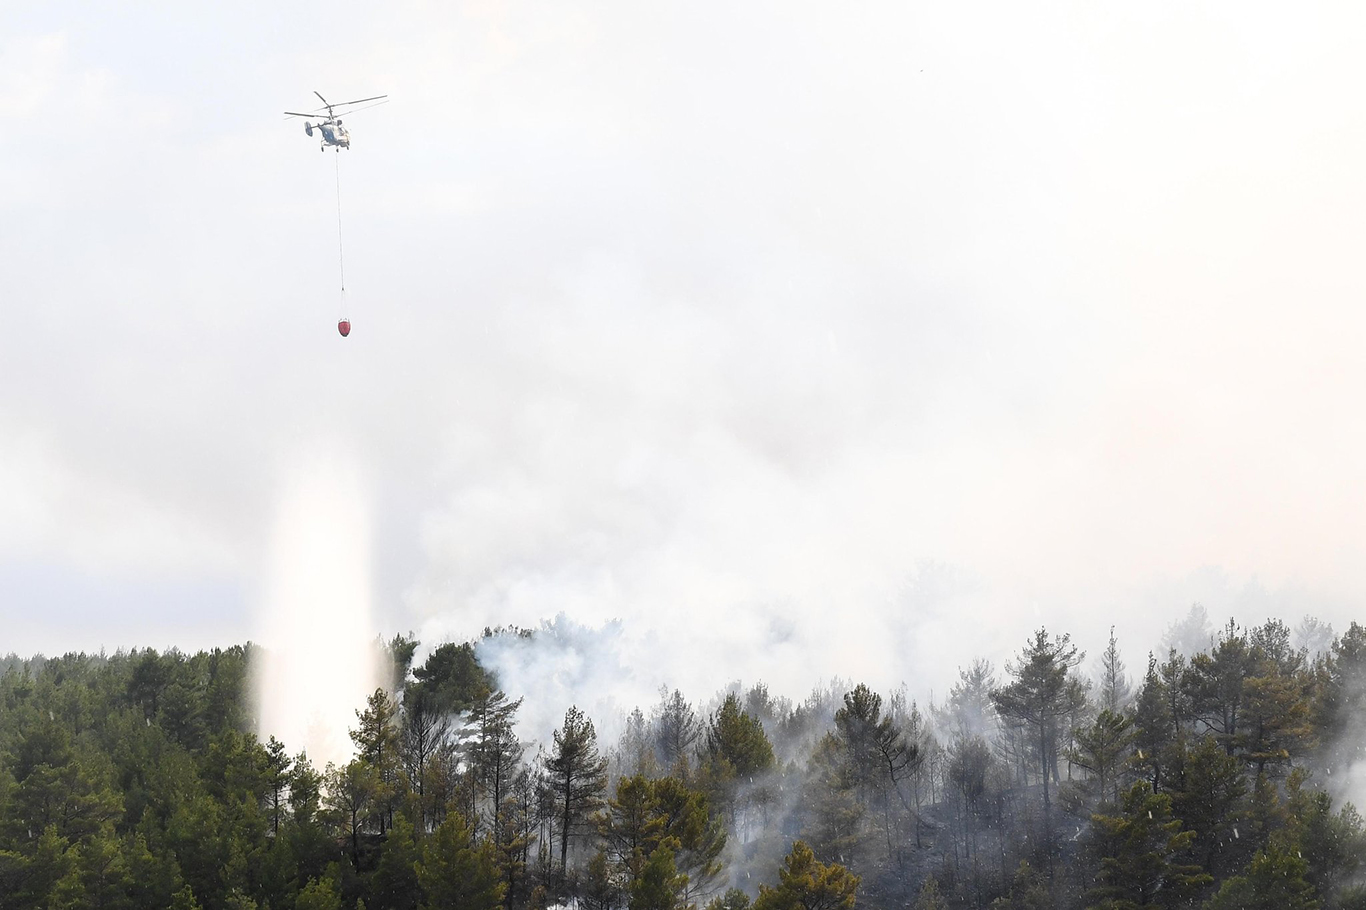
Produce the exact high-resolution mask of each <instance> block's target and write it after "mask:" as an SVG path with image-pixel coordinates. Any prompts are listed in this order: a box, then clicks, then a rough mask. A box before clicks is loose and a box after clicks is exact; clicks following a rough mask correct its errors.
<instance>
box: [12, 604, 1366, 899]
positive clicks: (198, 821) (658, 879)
mask: <svg viewBox="0 0 1366 910" xmlns="http://www.w3.org/2000/svg"><path fill="white" fill-rule="evenodd" d="M535 635H536V633H535V632H529V631H525V630H489V631H486V632H485V636H520V637H525V638H529V639H532V640H533V641H534V638H535ZM1167 644H1168V645H1169V646H1170V647H1167V648H1165V649H1164V651H1163V653H1160V654H1150V655H1148V657H1147V659H1146V666H1144V667H1142V668H1141V672H1140V673H1137V674H1135V675H1132V676H1131V675H1130V674H1129V673H1128V672H1126V667H1125V663H1124V661H1123V660H1122V658H1121V651H1120V648H1119V644H1118V643H1117V642H1116V641H1115V638H1114V636H1113V635H1111V638H1110V641H1109V643H1108V647H1107V648H1106V649H1105V650H1104V651H1103V652H1102V653H1101V654H1100V655H1099V656H1098V657H1096V658H1093V659H1092V660H1091V661H1090V663H1089V664H1088V663H1086V662H1085V655H1084V654H1083V653H1082V652H1081V651H1080V650H1079V648H1078V647H1077V646H1076V645H1074V644H1073V642H1072V641H1071V639H1070V637H1069V636H1068V635H1065V634H1063V635H1059V634H1054V633H1051V632H1049V631H1048V630H1044V629H1040V630H1039V631H1037V632H1036V633H1035V634H1033V635H1032V636H1030V637H1029V639H1028V640H1027V641H1026V642H1024V643H1023V644H1022V647H1021V649H1020V651H1019V652H1018V654H1017V655H1016V656H1015V657H1014V658H1013V659H1012V660H1010V661H1008V662H1006V663H1005V665H1004V666H1003V667H1001V668H999V670H998V669H997V668H996V667H994V666H993V665H992V664H990V663H988V662H986V661H977V662H975V663H974V664H973V665H972V666H970V667H968V668H965V669H962V670H960V672H959V675H958V679H957V680H956V681H952V682H951V685H949V686H947V687H946V689H945V691H947V695H946V696H945V697H943V698H942V699H940V700H939V701H938V702H937V703H926V704H923V705H921V704H917V702H916V701H914V700H911V699H910V698H908V696H907V692H906V691H905V689H904V688H903V689H901V690H898V691H892V692H885V693H879V692H875V691H873V690H872V689H870V688H869V687H868V686H865V685H862V684H857V683H849V684H845V683H839V682H836V683H834V684H830V685H823V686H821V687H820V688H818V689H817V690H816V691H814V692H812V693H811V695H810V696H808V697H807V698H806V699H805V700H803V701H800V702H795V701H792V700H789V699H788V698H785V697H780V696H775V695H772V694H770V693H769V691H768V690H767V689H766V688H765V686H764V685H762V684H755V685H750V686H745V685H741V684H738V683H736V684H732V685H730V686H728V687H726V688H725V689H723V690H722V691H721V692H720V693H719V694H717V695H715V696H714V697H712V698H711V699H710V700H709V701H707V702H705V703H698V704H694V703H693V702H690V701H689V700H688V698H687V697H686V696H685V695H684V694H683V693H682V692H679V691H667V690H664V691H661V693H660V700H659V701H658V703H657V704H654V705H651V706H644V707H642V708H637V709H636V710H634V711H633V712H631V713H630V714H629V716H627V717H626V718H624V722H622V719H621V718H613V719H612V721H613V727H614V728H622V729H624V733H623V734H622V735H621V736H620V737H619V738H616V741H614V742H602V741H600V740H599V737H598V733H597V729H598V728H597V727H596V726H595V724H594V722H593V719H592V718H589V717H587V716H585V715H584V714H583V713H582V712H581V711H580V710H579V709H577V708H570V709H569V710H568V712H567V713H566V714H565V716H564V720H563V724H562V726H561V727H560V728H559V729H558V730H557V731H556V732H555V734H554V736H553V737H552V739H551V741H550V742H547V743H543V744H535V743H527V742H525V741H522V740H520V739H519V737H518V735H517V715H518V711H519V708H520V707H521V705H522V703H523V699H524V698H534V697H535V696H536V693H528V692H504V691H503V690H502V689H501V688H500V683H499V680H498V679H497V678H496V677H495V676H494V675H492V674H491V673H489V672H488V671H487V670H486V669H485V668H484V667H483V666H481V664H480V662H479V660H478V653H479V642H478V641H476V642H466V643H463V644H461V643H449V644H442V645H440V646H438V647H435V648H433V649H431V650H430V652H429V653H428V655H427V656H426V658H425V660H424V661H423V662H422V663H421V664H420V665H415V661H414V655H415V654H417V653H418V652H417V648H418V643H417V642H415V641H414V640H412V639H411V638H407V637H403V636H399V637H397V638H395V639H393V640H392V641H389V642H386V643H383V645H384V648H385V650H386V652H387V654H388V656H389V658H390V660H391V663H392V666H393V670H394V672H393V678H392V682H391V685H389V686H386V687H383V688H380V689H377V690H376V691H375V692H374V694H373V695H372V696H371V697H370V698H369V700H368V702H367V703H366V704H364V705H357V706H356V720H355V725H354V727H353V728H352V729H351V731H350V733H351V739H352V741H353V742H354V745H355V752H354V758H353V759H352V760H351V761H349V762H348V763H346V764H345V765H344V766H341V767H336V766H332V765H328V766H326V767H323V768H319V767H316V766H315V765H314V764H313V763H312V762H311V761H310V759H309V757H308V756H307V755H305V754H297V755H292V754H290V752H289V750H288V749H287V748H286V746H285V745H283V744H281V743H280V742H278V741H276V740H275V739H267V740H266V741H264V742H263V741H261V740H260V739H258V738H257V736H256V735H255V734H254V733H253V730H254V722H253V718H252V710H251V704H250V694H249V693H250V688H249V686H248V684H247V680H248V674H249V670H250V665H251V662H252V659H253V654H254V653H255V652H254V649H253V647H252V646H250V645H248V646H245V647H232V648H227V649H224V650H213V651H211V652H201V653H197V654H194V655H186V654H182V653H179V652H177V651H174V650H172V651H168V652H165V653H157V652H155V651H152V650H136V651H132V652H126V653H125V652H119V653H117V654H114V655H104V654H101V655H84V654H68V655H65V656H63V657H58V658H52V659H45V658H42V657H36V658H28V659H25V658H20V657H16V656H13V655H11V656H10V657H9V658H7V659H5V660H3V661H0V673H2V675H0V908H3V910H9V908H16V910H17V908H68V907H69V908H78V907H79V908H87V907H88V908H153V910H155V908H177V910H187V908H195V907H201V908H206V910H209V908H211V910H219V908H252V907H255V908H266V907H270V908H274V910H291V908H295V910H314V908H341V907H345V908H348V910H349V908H352V907H367V908H370V910H382V908H396V910H397V908H406V910H414V908H462V910H466V908H468V910H494V908H506V910H523V908H529V910H541V908H545V907H548V906H552V905H556V904H561V905H566V904H567V905H576V906H578V907H580V908H583V910H683V908H698V910H703V908H708V910H747V908H752V910H851V908H853V907H854V906H856V905H857V906H865V907H914V908H921V910H930V908H949V907H954V908H957V907H992V908H1020V910H1023V908H1048V907H1061V908H1089V907H1099V908H1150V907H1161V908H1165V907H1203V908H1209V910H1236V908H1244V910H1252V908H1276V910H1310V908H1324V910H1329V908H1366V831H1363V823H1362V819H1361V817H1360V816H1359V815H1358V813H1357V811H1356V809H1355V808H1353V807H1352V806H1351V805H1350V803H1346V802H1335V800H1334V798H1333V796H1332V794H1334V793H1336V792H1337V790H1336V789H1335V787H1334V786H1333V783H1334V781H1335V780H1336V781H1344V780H1347V779H1349V778H1350V776H1351V775H1352V773H1353V769H1354V767H1356V766H1357V763H1359V762H1362V761H1363V760H1366V756H1364V755H1363V754H1362V746H1363V742H1366V740H1364V739H1363V737H1364V736H1366V731H1363V725H1364V724H1366V710H1364V709H1366V704H1363V700H1364V699H1366V628H1363V627H1362V626H1359V625H1357V624H1355V623H1353V624H1352V625H1351V627H1350V628H1349V629H1348V630H1347V631H1346V632H1345V633H1343V634H1342V635H1341V636H1334V635H1333V633H1332V631H1331V629H1329V628H1327V627H1326V626H1323V625H1322V624H1319V623H1317V622H1315V621H1313V620H1308V619H1307V620H1305V622H1304V623H1302V624H1300V625H1299V626H1298V627H1297V629H1296V630H1295V631H1294V632H1292V631H1291V630H1290V628H1289V627H1288V626H1287V625H1285V624H1284V623H1283V622H1281V621H1279V620H1271V621H1268V622H1266V623H1265V624H1263V625H1261V626H1257V627H1253V628H1240V627H1239V626H1237V625H1235V624H1234V623H1233V622H1229V623H1228V624H1227V625H1226V626H1224V627H1223V628H1222V629H1219V630H1217V631H1213V630H1211V629H1209V627H1208V623H1207V621H1206V620H1205V617H1204V614H1203V611H1201V610H1199V609H1198V608H1196V609H1193V610H1192V611H1191V614H1190V615H1189V616H1188V617H1187V618H1186V620H1184V621H1183V622H1182V623H1178V624H1176V625H1174V626H1173V627H1172V628H1171V629H1170V630H1169V632H1168V638H1167ZM1088 667H1089V672H1088V670H1087V668H1088ZM599 720H600V721H602V720H603V719H599ZM1357 770H1360V769H1359V768H1357Z"/></svg>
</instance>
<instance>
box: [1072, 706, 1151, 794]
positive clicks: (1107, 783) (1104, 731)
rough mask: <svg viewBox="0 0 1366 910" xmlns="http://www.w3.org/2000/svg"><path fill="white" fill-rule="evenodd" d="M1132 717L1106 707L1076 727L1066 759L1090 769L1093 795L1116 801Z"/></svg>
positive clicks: (1130, 738)
mask: <svg viewBox="0 0 1366 910" xmlns="http://www.w3.org/2000/svg"><path fill="white" fill-rule="evenodd" d="M1134 735H1135V734H1134V730H1133V721H1132V719H1130V718H1129V717H1128V716H1127V715H1125V714H1116V713H1115V712H1113V711H1111V710H1110V709H1109V708H1106V709H1104V710H1102V711H1101V712H1100V714H1098V715H1096V719H1095V720H1094V721H1092V723H1091V725H1090V726H1089V727H1086V728H1083V729H1079V730H1076V731H1075V732H1074V733H1073V736H1072V746H1071V747H1070V748H1069V749H1068V750H1067V760H1068V761H1070V762H1072V764H1074V765H1077V766H1078V767H1080V768H1084V769H1085V770H1086V771H1088V772H1090V773H1091V775H1092V777H1093V778H1094V781H1095V785H1094V792H1095V794H1096V796H1097V797H1098V798H1099V799H1100V800H1102V801H1107V802H1114V803H1117V802H1119V788H1120V778H1121V776H1122V773H1123V769H1124V765H1125V763H1126V761H1127V759H1128V756H1129V751H1130V748H1131V747H1132V745H1133V742H1134Z"/></svg>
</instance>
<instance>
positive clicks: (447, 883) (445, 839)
mask: <svg viewBox="0 0 1366 910" xmlns="http://www.w3.org/2000/svg"><path fill="white" fill-rule="evenodd" d="M417 878H418V882H419V883H420V884H421V886H422V891H423V893H424V894H425V895H426V899H425V900H424V901H423V903H422V905H421V906H422V907H423V910H444V908H448V907H456V908H459V910H495V908H497V907H498V906H499V905H500V904H501V903H502V901H503V883H502V882H501V881H499V877H498V869H497V864H496V862H495V857H494V850H493V845H492V843H491V842H489V841H485V842H484V843H483V844H482V845H480V846H475V845H474V843H473V842H472V841H471V839H470V831H469V827H468V826H467V825H466V824H465V820H464V819H463V818H461V817H460V815H459V814H458V813H455V812H452V813H450V814H449V815H447V816H446V820H445V821H443V822H442V823H441V826H440V827H439V828H437V829H436V831H434V832H433V833H432V835H431V836H430V837H428V838H426V839H425V840H424V841H423V844H422V855H421V858H420V859H419V860H418V861H417Z"/></svg>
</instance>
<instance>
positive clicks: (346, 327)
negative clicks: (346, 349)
mask: <svg viewBox="0 0 1366 910" xmlns="http://www.w3.org/2000/svg"><path fill="white" fill-rule="evenodd" d="M337 331H338V332H341V336H342V337H343V338H345V337H346V336H347V335H350V334H351V320H350V319H343V320H342V321H341V322H339V323H337Z"/></svg>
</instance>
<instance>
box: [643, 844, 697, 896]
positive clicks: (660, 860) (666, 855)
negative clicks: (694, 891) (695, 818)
mask: <svg viewBox="0 0 1366 910" xmlns="http://www.w3.org/2000/svg"><path fill="white" fill-rule="evenodd" d="M678 848H679V843H678V841H677V839H675V838H672V837H666V838H664V839H663V840H662V841H660V843H659V846H657V847H655V848H654V850H653V851H651V853H650V858H649V859H648V860H647V861H646V862H645V865H644V867H643V868H642V869H641V870H640V875H639V876H638V877H637V878H636V880H635V882H634V883H633V884H632V886H631V910H675V908H677V907H679V906H680V905H681V903H682V896H683V892H684V890H685V889H686V888H687V886H688V877H687V876H686V875H683V874H682V873H680V872H679V871H678V868H677V866H675V864H674V853H675V852H676V851H677V850H678Z"/></svg>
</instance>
